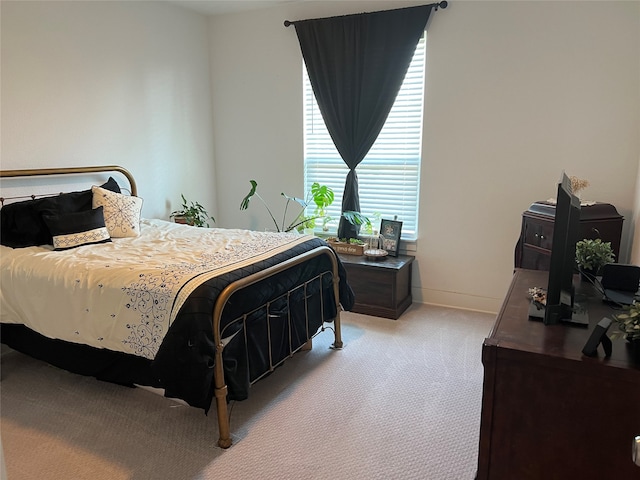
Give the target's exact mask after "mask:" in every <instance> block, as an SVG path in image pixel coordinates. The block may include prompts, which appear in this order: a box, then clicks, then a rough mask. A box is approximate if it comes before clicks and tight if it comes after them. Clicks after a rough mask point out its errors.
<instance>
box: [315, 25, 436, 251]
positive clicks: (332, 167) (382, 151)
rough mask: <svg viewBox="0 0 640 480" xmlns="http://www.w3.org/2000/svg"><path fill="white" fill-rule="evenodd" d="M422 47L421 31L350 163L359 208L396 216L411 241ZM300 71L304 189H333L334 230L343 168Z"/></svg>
mask: <svg viewBox="0 0 640 480" xmlns="http://www.w3.org/2000/svg"><path fill="white" fill-rule="evenodd" d="M425 52H426V33H425V35H423V36H422V38H421V39H420V41H419V42H418V45H417V47H416V51H415V53H414V56H413V60H412V61H411V65H410V66H409V69H408V71H407V74H406V76H405V79H404V82H403V84H402V87H401V88H400V91H399V92H398V96H397V97H396V101H395V103H394V105H393V107H392V108H391V112H390V113H389V117H388V118H387V121H386V123H385V125H384V127H383V128H382V131H381V132H380V135H379V136H378V139H377V140H376V142H375V143H374V144H373V147H372V148H371V150H370V151H369V153H368V154H367V156H366V157H365V158H364V160H363V161H362V162H361V163H360V165H358V167H357V168H356V173H357V174H358V185H359V193H360V209H361V211H362V213H363V214H364V215H366V216H368V217H369V218H370V219H371V220H372V221H373V220H374V218H375V217H376V216H379V217H381V218H386V219H393V218H394V217H395V216H396V215H397V217H398V218H397V219H398V220H399V221H401V222H403V223H402V238H403V239H405V240H415V239H416V233H417V227H418V225H417V222H418V199H419V186H420V156H421V144H422V141H421V140H422V115H423V94H424V77H425ZM303 70H304V80H303V82H304V87H303V94H304V134H305V137H304V156H305V158H304V163H305V191H308V190H309V188H310V187H311V184H313V183H314V182H318V183H320V184H324V185H327V186H329V187H331V188H332V189H333V191H334V193H335V201H334V202H333V205H332V206H331V207H330V209H329V215H331V217H333V218H334V219H335V220H334V221H332V222H331V224H330V228H331V231H332V232H333V233H334V234H335V231H336V230H337V226H338V221H337V219H338V218H339V216H340V210H341V208H340V207H341V205H342V193H343V190H344V183H345V179H346V176H347V173H348V172H349V169H348V167H347V166H346V164H345V163H344V162H343V160H342V158H341V157H340V154H339V153H338V151H337V150H336V147H335V145H334V144H333V141H332V140H331V137H330V136H329V132H328V131H327V128H326V126H325V124H324V120H323V119H322V115H321V114H320V110H319V109H318V105H317V103H316V99H315V96H314V95H313V90H312V89H311V83H310V82H309V77H308V75H307V69H306V67H305V68H303ZM376 222H377V221H376ZM376 222H374V228H375V229H376V230H377V229H378V228H379V222H377V224H376Z"/></svg>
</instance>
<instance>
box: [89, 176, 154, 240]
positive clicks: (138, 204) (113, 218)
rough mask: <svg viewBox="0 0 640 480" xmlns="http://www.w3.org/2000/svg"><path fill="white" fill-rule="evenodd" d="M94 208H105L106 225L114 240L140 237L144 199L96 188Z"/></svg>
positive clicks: (93, 189) (94, 188)
mask: <svg viewBox="0 0 640 480" xmlns="http://www.w3.org/2000/svg"><path fill="white" fill-rule="evenodd" d="M91 190H92V191H93V208H97V207H103V208H104V223H105V225H106V226H107V230H109V235H111V237H112V238H123V237H137V236H138V235H140V214H141V212H142V199H141V198H140V197H132V196H129V195H122V194H120V193H114V192H111V191H109V190H105V189H104V188H101V187H96V186H94V187H93V188H92V189H91Z"/></svg>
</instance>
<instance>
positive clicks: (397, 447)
mask: <svg viewBox="0 0 640 480" xmlns="http://www.w3.org/2000/svg"><path fill="white" fill-rule="evenodd" d="M493 320H494V316H493V315H490V314H481V313H473V312H466V311H460V310H454V309H447V308H441V307H434V306H427V305H417V304H414V305H412V306H411V307H410V308H409V310H408V311H407V312H406V313H405V314H404V315H403V316H402V317H401V318H400V319H399V320H397V321H394V320H388V319H383V318H376V317H370V316H366V315H358V314H352V313H344V314H343V339H344V342H345V348H344V349H343V350H341V351H334V350H330V349H329V348H328V347H329V345H330V344H331V342H332V341H333V334H332V332H329V331H327V332H324V333H322V334H320V335H319V336H317V337H316V338H315V339H314V348H313V350H312V351H310V352H301V353H298V354H296V355H295V356H294V358H292V359H289V360H288V362H286V363H285V365H284V366H283V367H281V368H279V369H277V370H276V371H275V372H274V373H273V374H272V375H271V376H270V377H268V378H266V379H265V380H263V381H260V382H258V383H257V384H256V385H254V386H253V387H252V389H251V391H250V396H249V399H248V400H246V401H243V402H234V403H233V404H232V405H231V407H232V410H231V429H232V433H233V438H234V445H233V446H232V447H231V448H230V449H228V450H222V449H220V448H218V447H216V446H215V445H216V440H217V427H216V422H215V417H214V414H213V411H212V412H211V413H210V415H209V416H208V417H207V416H205V415H204V414H203V412H202V410H198V409H195V408H192V407H188V406H184V405H182V404H180V403H178V402H175V401H172V400H170V399H166V398H163V397H161V396H158V395H156V394H154V393H150V392H148V391H145V390H143V389H140V388H137V389H130V388H126V387H120V386H117V385H112V384H109V383H104V382H99V381H97V380H95V379H93V378H88V377H82V376H78V375H74V374H71V373H69V372H66V371H63V370H59V369H57V368H54V367H51V366H49V365H47V364H44V363H42V362H39V361H37V360H34V359H31V358H29V357H26V356H23V355H21V354H19V353H17V352H13V351H10V350H9V351H8V352H6V351H5V353H4V354H3V355H2V377H3V378H2V382H1V383H0V391H1V402H2V403H1V404H0V414H1V423H0V429H1V432H0V433H1V438H2V448H3V450H4V459H5V462H6V471H7V474H8V478H9V480H23V479H24V480H26V479H34V478H38V479H56V480H57V479H64V480H69V479H91V480H102V479H104V480H120V479H132V480H147V479H153V480H163V479H172V480H182V479H185V480H186V479H188V480H191V479H223V478H228V479H278V480H281V479H349V480H358V479H367V480H372V479H420V480H424V479H434V480H444V479H455V480H460V479H472V478H474V476H475V471H476V464H477V452H478V434H479V426H480V410H481V397H482V377H483V370H482V363H481V349H482V341H483V340H484V338H485V337H486V336H487V335H488V333H489V330H490V328H491V325H492V323H493Z"/></svg>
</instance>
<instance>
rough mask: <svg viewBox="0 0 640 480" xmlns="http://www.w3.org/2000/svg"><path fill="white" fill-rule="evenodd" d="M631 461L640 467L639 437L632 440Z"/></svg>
mask: <svg viewBox="0 0 640 480" xmlns="http://www.w3.org/2000/svg"><path fill="white" fill-rule="evenodd" d="M631 459H632V460H633V463H635V464H636V465H637V466H639V467H640V435H638V436H637V437H636V438H634V439H633V444H632V448H631Z"/></svg>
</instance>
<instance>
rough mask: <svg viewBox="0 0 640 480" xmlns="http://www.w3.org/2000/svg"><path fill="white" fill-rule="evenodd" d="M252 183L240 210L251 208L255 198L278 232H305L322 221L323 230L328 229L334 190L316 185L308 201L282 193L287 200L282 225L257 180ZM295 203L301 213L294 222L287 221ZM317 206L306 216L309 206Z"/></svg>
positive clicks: (312, 186) (308, 195) (312, 187)
mask: <svg viewBox="0 0 640 480" xmlns="http://www.w3.org/2000/svg"><path fill="white" fill-rule="evenodd" d="M249 183H251V189H250V190H249V193H248V194H247V195H246V196H245V197H244V198H243V199H242V202H241V203H240V210H246V209H247V208H249V204H250V202H251V199H252V198H253V197H255V198H257V199H258V200H260V201H261V202H262V204H263V205H264V206H265V208H266V209H267V212H268V213H269V216H270V217H271V220H272V221H273V224H274V226H275V227H276V231H278V232H290V231H292V230H297V231H300V232H302V231H304V229H307V228H311V229H312V228H314V227H315V225H316V220H322V226H323V229H324V227H326V224H327V223H328V222H329V221H330V220H331V217H329V216H328V215H327V208H328V207H329V206H330V205H331V204H332V203H333V198H334V194H333V190H332V189H331V188H330V187H328V186H326V185H320V184H319V183H317V182H316V183H314V184H313V185H311V189H310V190H309V192H308V194H307V198H306V199H302V198H297V197H290V196H289V195H287V194H285V193H280V195H281V196H282V197H284V198H285V199H286V203H285V206H284V213H283V215H282V223H278V221H277V220H276V218H275V216H274V215H273V213H272V212H271V209H270V208H269V206H268V205H267V202H265V201H264V199H263V198H262V197H261V196H260V194H259V193H258V182H256V181H255V180H249ZM291 202H293V203H294V204H295V203H297V204H298V209H299V211H298V212H297V213H296V214H295V215H296V216H295V217H294V218H293V220H292V221H290V222H288V221H287V211H288V209H289V205H290V204H291ZM310 205H315V209H314V210H313V212H312V213H311V215H306V214H305V210H306V208H307V207H308V206H310Z"/></svg>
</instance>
